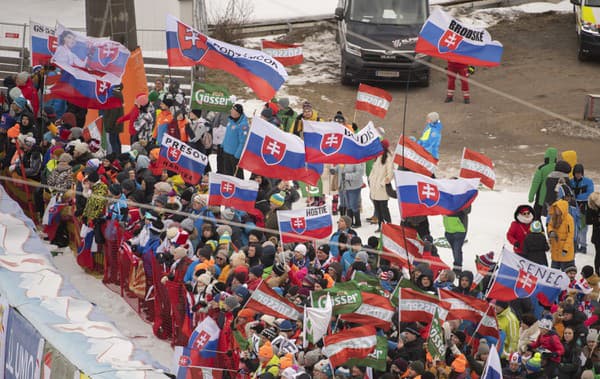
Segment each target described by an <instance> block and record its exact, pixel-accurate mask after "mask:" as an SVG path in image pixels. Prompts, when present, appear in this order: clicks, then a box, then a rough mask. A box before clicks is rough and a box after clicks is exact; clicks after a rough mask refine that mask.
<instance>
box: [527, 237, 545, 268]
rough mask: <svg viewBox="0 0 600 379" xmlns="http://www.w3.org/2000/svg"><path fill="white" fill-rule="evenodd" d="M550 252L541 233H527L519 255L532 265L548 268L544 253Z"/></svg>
mask: <svg viewBox="0 0 600 379" xmlns="http://www.w3.org/2000/svg"><path fill="white" fill-rule="evenodd" d="M548 250H550V246H549V245H548V240H547V239H546V236H545V235H544V234H543V233H529V234H528V235H527V236H525V240H523V248H522V250H521V255H522V256H523V258H526V259H528V260H530V261H532V262H534V263H537V264H540V265H543V266H548V258H547V257H546V252H547V251H548Z"/></svg>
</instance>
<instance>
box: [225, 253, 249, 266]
mask: <svg viewBox="0 0 600 379" xmlns="http://www.w3.org/2000/svg"><path fill="white" fill-rule="evenodd" d="M229 262H231V265H232V266H234V267H238V266H240V265H243V264H244V263H246V254H244V253H243V252H242V251H238V252H237V253H233V254H231V257H229Z"/></svg>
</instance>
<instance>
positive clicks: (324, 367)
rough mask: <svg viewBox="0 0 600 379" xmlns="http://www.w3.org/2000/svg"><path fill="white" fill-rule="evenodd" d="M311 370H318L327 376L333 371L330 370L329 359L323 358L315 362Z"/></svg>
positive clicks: (329, 376)
mask: <svg viewBox="0 0 600 379" xmlns="http://www.w3.org/2000/svg"><path fill="white" fill-rule="evenodd" d="M313 370H316V371H317V372H320V373H321V374H324V375H326V376H327V377H328V378H331V377H333V371H332V370H331V365H330V364H329V359H323V360H321V361H319V362H317V363H316V364H315V365H314V366H313Z"/></svg>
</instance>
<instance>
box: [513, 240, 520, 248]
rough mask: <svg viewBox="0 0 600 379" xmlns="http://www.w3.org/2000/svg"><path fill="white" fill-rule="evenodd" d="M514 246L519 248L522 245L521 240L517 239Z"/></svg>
mask: <svg viewBox="0 0 600 379" xmlns="http://www.w3.org/2000/svg"><path fill="white" fill-rule="evenodd" d="M513 246H514V247H516V248H517V249H518V248H519V247H521V244H520V243H519V241H517V242H515V243H514V245H513Z"/></svg>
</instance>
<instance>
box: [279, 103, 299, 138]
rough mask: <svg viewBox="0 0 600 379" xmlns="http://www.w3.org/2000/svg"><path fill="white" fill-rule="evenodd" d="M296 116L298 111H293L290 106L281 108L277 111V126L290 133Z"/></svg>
mask: <svg viewBox="0 0 600 379" xmlns="http://www.w3.org/2000/svg"><path fill="white" fill-rule="evenodd" d="M297 117H298V113H296V112H294V110H293V109H292V108H289V107H288V108H282V109H280V110H279V112H277V118H278V119H279V121H280V123H281V124H280V125H279V127H280V128H281V130H283V131H285V132H288V133H292V132H293V129H294V123H295V122H296V118H297Z"/></svg>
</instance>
